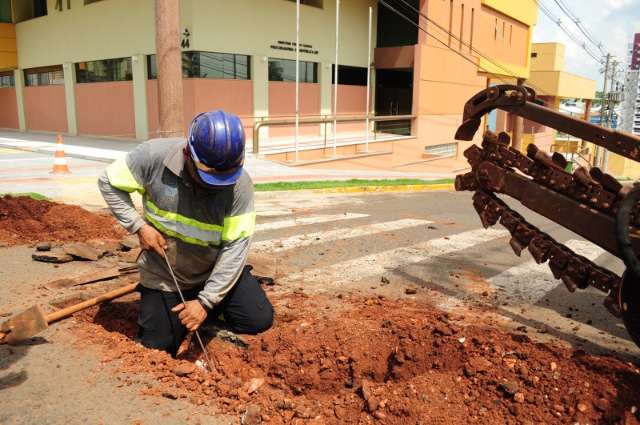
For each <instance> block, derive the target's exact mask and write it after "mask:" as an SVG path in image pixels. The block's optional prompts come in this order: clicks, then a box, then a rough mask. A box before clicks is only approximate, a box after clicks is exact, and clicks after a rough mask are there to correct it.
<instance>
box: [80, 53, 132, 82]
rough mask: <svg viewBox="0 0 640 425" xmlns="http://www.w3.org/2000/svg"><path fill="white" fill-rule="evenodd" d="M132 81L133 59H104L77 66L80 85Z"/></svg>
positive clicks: (81, 63)
mask: <svg viewBox="0 0 640 425" xmlns="http://www.w3.org/2000/svg"><path fill="white" fill-rule="evenodd" d="M132 79H133V72H132V69H131V58H118V59H103V60H97V61H91V62H79V63H77V64H76V81H77V82H78V83H98V82H103V81H131V80H132Z"/></svg>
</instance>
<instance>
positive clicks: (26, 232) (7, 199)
mask: <svg viewBox="0 0 640 425" xmlns="http://www.w3.org/2000/svg"><path fill="white" fill-rule="evenodd" d="M124 235H125V232H124V230H122V229H121V228H120V227H119V226H117V224H116V222H115V220H114V219H113V218H112V217H110V216H104V215H99V214H95V213H92V212H89V211H87V210H85V209H83V208H80V207H78V206H75V205H65V204H59V203H56V202H51V201H46V200H41V201H38V200H35V199H32V198H29V197H26V196H17V197H13V196H9V195H7V196H4V197H0V242H2V243H4V244H7V245H20V244H31V243H36V242H44V241H65V242H66V241H74V242H77V241H87V240H90V239H95V238H120V237H122V236H124Z"/></svg>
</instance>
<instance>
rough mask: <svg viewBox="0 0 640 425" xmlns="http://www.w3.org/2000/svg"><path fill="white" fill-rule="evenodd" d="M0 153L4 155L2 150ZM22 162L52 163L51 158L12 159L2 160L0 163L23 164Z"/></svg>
mask: <svg viewBox="0 0 640 425" xmlns="http://www.w3.org/2000/svg"><path fill="white" fill-rule="evenodd" d="M0 153H4V152H2V150H1V149H0ZM18 153H22V152H18ZM22 161H42V162H47V163H50V162H51V158H50V157H46V156H43V157H40V158H12V159H0V162H22Z"/></svg>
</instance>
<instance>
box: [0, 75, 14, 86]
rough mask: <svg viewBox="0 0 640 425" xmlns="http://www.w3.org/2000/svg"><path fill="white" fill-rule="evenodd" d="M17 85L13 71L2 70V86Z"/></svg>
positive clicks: (0, 82) (0, 77)
mask: <svg viewBox="0 0 640 425" xmlns="http://www.w3.org/2000/svg"><path fill="white" fill-rule="evenodd" d="M15 85H16V83H15V81H14V79H13V72H12V71H8V72H0V88H5V87H14V86H15Z"/></svg>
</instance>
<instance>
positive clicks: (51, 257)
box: [31, 251, 73, 263]
mask: <svg viewBox="0 0 640 425" xmlns="http://www.w3.org/2000/svg"><path fill="white" fill-rule="evenodd" d="M31 258H32V259H33V260H34V261H42V262H44V263H68V262H69V261H73V257H72V256H70V255H69V254H67V253H65V252H62V251H48V252H37V253H35V254H32V255H31Z"/></svg>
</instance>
